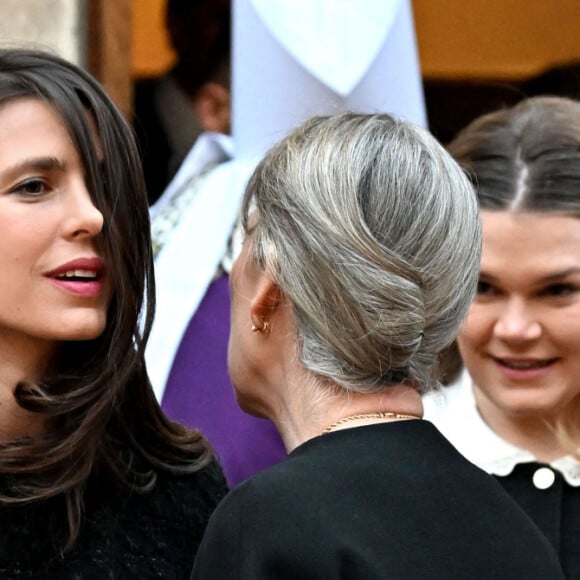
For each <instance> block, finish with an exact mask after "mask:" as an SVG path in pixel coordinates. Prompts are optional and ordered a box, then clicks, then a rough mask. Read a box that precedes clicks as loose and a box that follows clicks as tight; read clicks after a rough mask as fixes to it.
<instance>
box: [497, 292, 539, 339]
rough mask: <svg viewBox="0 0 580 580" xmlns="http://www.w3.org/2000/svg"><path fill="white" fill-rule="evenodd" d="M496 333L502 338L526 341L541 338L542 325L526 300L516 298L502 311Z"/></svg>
mask: <svg viewBox="0 0 580 580" xmlns="http://www.w3.org/2000/svg"><path fill="white" fill-rule="evenodd" d="M494 333H495V335H496V336H497V337H498V338H500V339H502V340H507V341H513V342H525V341H529V340H534V339H537V338H539V337H540V335H541V334H542V325H541V323H540V321H539V320H538V318H537V316H535V314H534V311H533V309H532V308H531V307H530V305H529V304H527V303H526V301H525V300H521V299H514V300H509V301H508V302H507V303H506V305H505V307H504V308H503V310H502V312H501V313H500V315H499V317H498V319H497V321H496V323H495V326H494Z"/></svg>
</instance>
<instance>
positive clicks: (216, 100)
mask: <svg viewBox="0 0 580 580" xmlns="http://www.w3.org/2000/svg"><path fill="white" fill-rule="evenodd" d="M196 109H197V115H198V118H199V122H200V125H201V126H202V128H203V129H204V131H215V132H217V133H225V134H227V133H229V132H230V92H229V91H228V89H226V88H225V87H224V86H223V85H220V84H219V83H215V82H208V83H205V84H204V85H202V86H201V88H200V89H199V91H198V94H197V98H196Z"/></svg>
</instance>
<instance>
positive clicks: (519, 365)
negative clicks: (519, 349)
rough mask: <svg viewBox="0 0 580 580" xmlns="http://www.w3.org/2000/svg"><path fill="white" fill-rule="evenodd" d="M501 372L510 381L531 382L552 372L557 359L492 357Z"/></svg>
mask: <svg viewBox="0 0 580 580" xmlns="http://www.w3.org/2000/svg"><path fill="white" fill-rule="evenodd" d="M492 359H493V361H494V363H495V365H496V367H497V368H498V369H499V371H500V372H501V373H502V374H503V375H504V376H506V377H507V378H510V379H515V380H531V379H535V378H538V377H542V376H544V375H546V374H547V373H549V372H550V371H551V370H552V367H553V366H554V364H556V362H557V361H558V359H557V358H542V359H540V358H533V359H532V358H500V357H495V356H493V357H492Z"/></svg>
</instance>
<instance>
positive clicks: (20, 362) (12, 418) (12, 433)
mask: <svg viewBox="0 0 580 580" xmlns="http://www.w3.org/2000/svg"><path fill="white" fill-rule="evenodd" d="M53 352H54V347H48V346H47V348H34V347H33V346H31V345H20V344H19V341H18V340H13V341H6V340H2V339H1V338H0V440H9V439H16V438H20V437H27V436H32V435H34V434H36V433H38V432H40V431H41V430H42V429H43V428H44V421H45V419H44V417H43V416H42V415H40V414H38V413H33V412H31V411H27V410H26V409H24V408H22V407H21V406H20V405H19V404H18V403H17V401H16V398H15V396H14V391H15V388H16V386H17V384H18V383H20V382H23V381H26V382H35V381H38V380H40V378H41V377H42V376H43V374H44V372H45V370H46V367H47V365H48V360H49V359H50V358H51V356H52V355H53Z"/></svg>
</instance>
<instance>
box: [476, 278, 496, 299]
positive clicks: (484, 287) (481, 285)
mask: <svg viewBox="0 0 580 580" xmlns="http://www.w3.org/2000/svg"><path fill="white" fill-rule="evenodd" d="M494 291H495V290H494V288H493V286H492V285H491V284H490V283H489V282H483V281H482V280H480V281H479V282H478V283H477V290H476V292H477V294H480V295H482V296H489V295H490V294H493V293H494Z"/></svg>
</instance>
